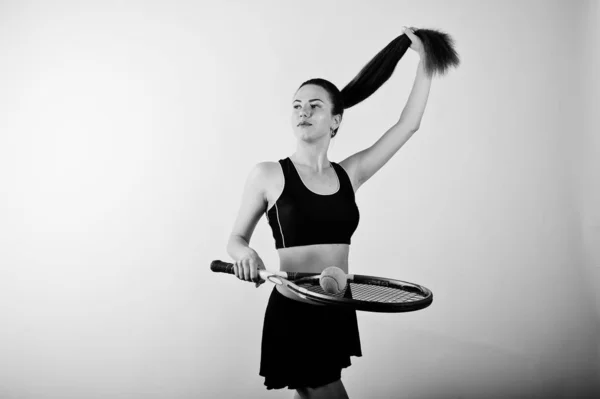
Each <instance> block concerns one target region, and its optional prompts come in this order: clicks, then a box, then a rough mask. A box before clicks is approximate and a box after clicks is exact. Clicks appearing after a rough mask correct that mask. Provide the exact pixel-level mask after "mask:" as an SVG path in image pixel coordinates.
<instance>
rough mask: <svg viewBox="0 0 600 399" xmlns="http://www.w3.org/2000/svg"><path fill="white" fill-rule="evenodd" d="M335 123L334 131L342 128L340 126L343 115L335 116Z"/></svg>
mask: <svg viewBox="0 0 600 399" xmlns="http://www.w3.org/2000/svg"><path fill="white" fill-rule="evenodd" d="M333 122H334V123H333V126H332V129H333V130H336V129H338V128H339V127H340V124H341V123H342V115H335V116H334V117H333Z"/></svg>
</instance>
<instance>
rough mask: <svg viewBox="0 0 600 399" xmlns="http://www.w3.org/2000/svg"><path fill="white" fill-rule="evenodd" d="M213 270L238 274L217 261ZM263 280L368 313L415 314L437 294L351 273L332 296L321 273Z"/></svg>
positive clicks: (265, 273)
mask: <svg viewBox="0 0 600 399" xmlns="http://www.w3.org/2000/svg"><path fill="white" fill-rule="evenodd" d="M210 269H211V270H212V271H213V272H216V273H229V274H235V273H234V270H233V264H232V263H227V262H222V261H220V260H214V261H212V263H211V264H210ZM258 273H259V275H260V278H262V279H263V280H266V281H269V282H271V283H273V284H276V285H283V286H285V287H286V288H288V289H289V290H290V292H292V293H294V294H295V295H297V296H298V297H300V298H302V299H305V300H307V301H310V302H313V303H314V304H319V305H335V306H344V307H350V308H354V309H356V310H362V311H365V312H384V313H398V312H412V311H415V310H420V309H424V308H426V307H428V306H429V305H431V302H432V301H433V293H432V292H431V291H430V290H429V289H427V288H425V287H423V286H421V285H417V284H413V283H409V282H406V281H401V280H394V279H391V278H384V277H373V276H362V275H359V274H347V275H346V276H347V281H348V284H346V288H345V289H344V290H343V291H341V292H339V293H337V294H330V293H328V292H325V291H324V290H323V289H322V288H321V284H320V283H319V276H320V274H319V273H300V272H272V271H269V270H258Z"/></svg>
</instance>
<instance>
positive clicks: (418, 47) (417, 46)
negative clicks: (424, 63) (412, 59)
mask: <svg viewBox="0 0 600 399" xmlns="http://www.w3.org/2000/svg"><path fill="white" fill-rule="evenodd" d="M402 28H403V29H404V30H403V32H404V34H405V35H406V36H408V38H409V39H410V41H411V42H412V43H411V44H410V48H411V49H413V50H414V51H416V52H417V54H419V57H421V59H422V58H423V57H424V56H425V48H424V47H423V42H422V41H421V39H419V38H418V37H417V35H415V32H414V31H413V30H412V28H408V27H406V26H403V27H402Z"/></svg>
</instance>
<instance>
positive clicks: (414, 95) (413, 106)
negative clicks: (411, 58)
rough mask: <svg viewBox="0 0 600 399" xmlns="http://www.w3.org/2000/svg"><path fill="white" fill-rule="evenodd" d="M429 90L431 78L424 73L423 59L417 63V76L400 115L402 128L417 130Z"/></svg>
mask: <svg viewBox="0 0 600 399" xmlns="http://www.w3.org/2000/svg"><path fill="white" fill-rule="evenodd" d="M430 88H431V77H430V76H428V75H427V72H425V67H424V65H423V59H421V60H420V61H419V66H418V67H417V76H416V77H415V82H414V84H413V88H412V90H411V92H410V95H409V96H408V101H407V102H406V105H405V106H404V109H403V110H402V114H401V115H400V120H399V122H398V123H399V124H401V125H404V126H412V127H414V128H415V129H418V128H419V126H421V119H422V118H423V113H424V112H425V106H426V105H427V98H428V97H429V89H430Z"/></svg>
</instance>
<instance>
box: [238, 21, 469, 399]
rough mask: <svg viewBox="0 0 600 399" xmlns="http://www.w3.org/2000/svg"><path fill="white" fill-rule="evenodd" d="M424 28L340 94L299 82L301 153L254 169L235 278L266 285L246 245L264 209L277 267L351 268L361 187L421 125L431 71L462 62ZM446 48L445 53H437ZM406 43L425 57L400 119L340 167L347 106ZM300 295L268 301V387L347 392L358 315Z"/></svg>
mask: <svg viewBox="0 0 600 399" xmlns="http://www.w3.org/2000/svg"><path fill="white" fill-rule="evenodd" d="M418 33H420V34H419V36H417V33H415V32H414V31H413V30H412V29H410V28H407V29H405V30H404V34H403V35H401V36H399V37H398V38H396V39H395V40H394V41H393V42H392V43H390V44H389V45H388V46H387V47H386V48H385V49H384V50H382V51H381V52H380V53H379V54H377V55H376V56H375V57H374V58H373V60H371V62H370V63H369V64H367V65H366V66H365V67H364V68H363V70H362V71H361V72H360V73H359V75H357V77H356V78H355V79H354V80H353V81H352V82H351V83H350V84H349V85H348V86H346V87H345V88H344V90H342V92H340V91H339V90H338V89H337V88H336V87H335V86H334V85H333V84H332V83H330V82H328V81H326V80H323V79H311V80H309V81H307V82H304V83H303V84H302V85H301V86H300V88H299V89H298V91H297V92H296V93H295V95H294V97H293V99H292V104H291V106H292V117H291V122H292V128H293V131H294V135H295V137H296V151H295V152H294V153H293V154H292V155H291V156H289V157H287V158H285V159H281V160H279V161H278V162H260V163H258V164H257V165H255V166H254V167H253V169H252V170H251V172H250V174H249V176H248V178H247V181H246V184H245V187H244V194H243V199H242V205H241V209H240V210H239V214H238V216H237V219H236V221H235V225H234V227H233V231H232V232H231V236H230V238H229V242H228V244H227V252H228V253H229V255H230V256H231V257H232V258H233V260H234V261H235V263H234V265H235V266H234V269H235V275H236V276H237V277H238V278H239V279H241V280H245V281H254V282H256V284H257V286H258V285H260V284H261V282H257V279H258V273H257V270H258V269H264V268H265V266H264V264H263V261H262V260H261V258H260V256H259V255H258V254H257V253H256V251H255V250H253V249H252V248H250V246H249V242H250V238H251V237H252V233H253V231H254V228H255V227H256V224H257V223H258V220H259V219H260V218H261V216H262V214H263V213H266V216H267V220H268V223H269V225H270V227H271V228H272V231H273V237H274V239H275V246H276V249H277V252H278V254H279V258H280V268H281V270H283V271H297V272H314V273H320V272H321V271H322V270H323V269H325V268H326V267H329V266H333V265H335V266H337V267H339V268H341V269H342V270H344V272H346V273H348V254H349V247H350V238H351V236H352V234H353V233H354V231H355V229H356V228H357V226H358V221H359V212H358V207H357V205H356V203H355V193H356V191H357V190H358V189H359V188H360V187H361V186H362V185H363V184H364V183H365V182H366V181H367V180H368V179H369V178H371V176H373V174H374V173H375V172H377V171H378V170H379V169H380V168H381V167H382V166H383V165H385V164H386V162H388V161H389V159H390V158H391V157H392V156H393V155H394V154H395V153H396V152H397V151H398V150H399V149H400V147H402V145H404V143H406V141H407V140H408V139H409V138H410V137H411V136H412V135H413V134H414V133H415V132H416V131H417V130H418V129H419V125H420V123H421V118H422V116H423V112H424V110H425V105H426V103H427V97H428V95H429V89H430V85H431V77H432V75H433V73H434V72H440V71H443V70H444V69H445V68H446V67H447V66H449V65H451V64H457V63H458V59H457V58H456V54H455V53H454V51H453V50H452V49H451V46H448V43H447V42H448V38H447V37H446V36H444V37H442V36H443V35H444V34H442V35H440V34H439V33H437V32H435V31H429V30H423V31H418ZM420 37H421V38H423V41H422V40H421V38H420ZM440 37H441V39H440ZM440 40H441V41H440ZM436 41H437V44H436ZM424 42H425V45H424ZM443 45H445V46H447V47H448V48H449V49H448V48H445V49H442V51H441V52H440V49H439V48H440V46H442V47H443ZM409 46H410V48H411V49H413V50H414V51H415V52H416V53H417V54H418V55H419V57H420V61H419V65H418V67H417V73H416V78H415V82H414V85H413V88H412V91H411V93H410V96H409V99H408V102H407V104H406V106H405V107H404V110H403V111H402V113H401V115H400V118H399V120H398V122H397V123H396V124H394V125H393V126H392V127H391V128H390V129H389V130H388V131H387V132H386V133H385V134H384V135H383V136H382V137H381V138H380V139H379V140H377V142H375V144H373V145H372V146H371V147H369V148H367V149H365V150H363V151H360V152H358V153H356V154H354V155H351V156H350V157H348V158H346V159H344V160H343V161H341V162H339V163H335V162H331V161H329V159H328V158H327V151H328V149H329V143H330V141H331V139H332V138H333V137H334V136H335V135H336V134H337V132H338V129H339V127H340V123H341V121H342V115H343V111H344V108H350V107H351V106H353V105H355V104H357V103H359V102H360V101H362V100H364V99H365V98H367V97H368V96H369V95H371V94H372V93H373V92H375V91H376V90H377V89H378V88H379V87H380V86H381V85H382V84H383V83H384V82H385V81H386V80H387V79H388V78H389V76H390V75H391V73H392V71H393V69H394V67H395V65H396V64H397V62H398V61H399V59H400V58H401V57H402V55H403V54H404V53H405V52H406V50H407V49H408V48H409ZM436 47H437V48H436ZM444 51H445V52H444ZM440 54H441V58H440ZM436 57H437V58H436ZM297 299H298V298H297V297H295V296H294V295H293V294H290V293H289V292H287V291H286V289H285V288H282V287H281V286H276V287H275V288H274V289H273V291H272V293H271V296H270V298H269V302H268V305H267V309H266V313H265V320H264V326H263V338H262V348H261V363H260V375H262V376H264V377H265V385H266V387H267V389H280V388H286V387H287V388H289V389H294V390H296V392H295V395H294V398H329V399H332V398H348V395H347V393H346V390H345V388H344V385H343V384H342V381H341V370H342V369H343V368H345V367H348V366H350V365H351V362H350V356H362V352H361V346H360V339H359V332H358V324H357V318H356V312H355V311H348V310H345V309H339V308H331V307H327V306H318V305H311V304H307V303H304V302H301V301H298V300H297ZM303 320H305V322H302V321H303ZM299 321H300V322H299ZM286 344H290V345H293V347H292V349H293V352H295V353H297V354H298V355H297V356H289V355H284V354H281V353H280V352H279V351H278V348H280V347H281V345H286Z"/></svg>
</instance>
